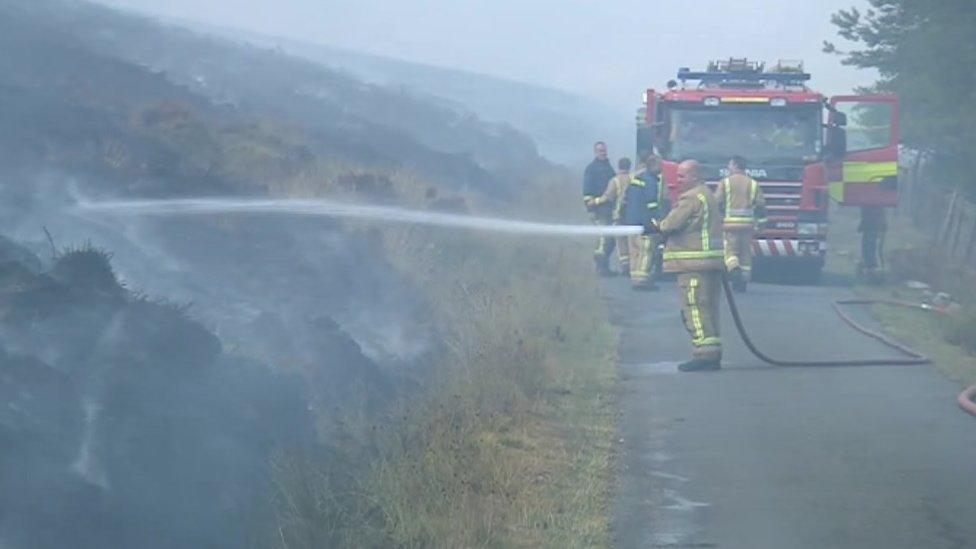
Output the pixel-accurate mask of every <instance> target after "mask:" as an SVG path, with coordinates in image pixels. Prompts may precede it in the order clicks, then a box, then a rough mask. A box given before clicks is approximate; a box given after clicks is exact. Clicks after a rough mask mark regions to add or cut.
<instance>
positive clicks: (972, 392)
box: [957, 385, 976, 416]
mask: <svg viewBox="0 0 976 549" xmlns="http://www.w3.org/2000/svg"><path fill="white" fill-rule="evenodd" d="M973 399H976V385H971V386H970V387H969V388H968V389H966V390H965V391H963V392H961V393H959V398H958V399H957V401H958V402H959V407H960V408H962V409H963V410H965V411H967V412H969V413H970V414H972V415H974V416H976V402H973Z"/></svg>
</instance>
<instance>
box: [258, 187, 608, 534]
mask: <svg viewBox="0 0 976 549" xmlns="http://www.w3.org/2000/svg"><path fill="white" fill-rule="evenodd" d="M392 180H393V182H394V184H395V186H396V188H397V191H398V193H399V194H400V196H404V197H406V199H407V201H410V202H413V203H414V204H416V205H422V204H423V200H425V196H426V195H425V192H424V189H425V187H424V185H423V184H422V183H421V182H418V181H417V180H415V179H414V178H412V177H410V176H409V175H406V174H397V175H395V176H394V177H393V178H392ZM560 183H561V182H559V181H555V180H550V181H548V182H545V181H542V182H539V184H538V185H537V186H536V187H535V188H540V189H541V190H544V191H545V195H546V196H548V197H550V199H548V200H547V201H543V200H541V199H540V200H532V197H526V202H525V203H526V204H543V203H545V204H547V205H546V208H547V211H548V213H550V214H552V213H553V212H552V210H553V209H554V208H561V207H563V206H561V205H559V204H558V203H556V204H553V201H552V200H551V197H553V196H565V195H567V194H569V193H567V192H565V191H561V190H558V189H555V188H554V187H552V186H553V185H558V184H560ZM564 211H574V210H570V209H569V206H566V210H564ZM536 217H539V214H536ZM382 238H383V243H384V247H385V248H386V250H387V255H388V257H389V260H390V261H391V262H392V263H393V265H394V266H395V267H396V268H397V269H398V270H399V271H401V272H402V273H404V274H405V275H407V276H408V277H410V278H412V280H413V281H414V284H415V285H416V287H417V289H418V292H419V293H420V294H421V295H422V296H424V298H425V299H426V301H427V302H428V305H429V309H430V310H431V311H432V318H431V319H430V322H431V323H432V324H433V326H434V327H435V329H436V332H437V333H438V334H439V335H440V338H441V343H442V346H443V353H442V354H441V358H440V360H439V362H438V363H437V364H436V365H434V366H433V368H432V370H431V371H432V375H431V376H430V378H429V379H428V380H427V386H426V387H425V390H424V391H423V392H422V393H421V394H415V395H412V396H409V397H407V398H405V399H404V400H403V401H402V402H401V403H400V404H399V406H398V407H397V411H396V413H394V414H391V418H390V420H389V422H388V423H386V424H384V425H382V426H379V427H377V426H375V425H359V426H358V427H356V428H357V429H359V430H360V431H368V432H369V436H372V437H374V438H375V439H376V448H377V450H376V451H375V453H373V454H371V455H370V456H368V458H369V463H368V465H365V466H362V467H360V468H359V473H358V474H356V475H354V478H345V479H343V478H342V477H341V476H340V475H337V474H336V473H337V471H339V470H340V469H342V468H343V467H344V466H345V464H342V463H327V462H323V461H322V460H315V459H307V458H303V457H297V456H282V457H281V459H279V460H277V470H276V475H275V478H276V480H277V482H278V492H279V493H280V494H279V502H278V508H279V510H280V517H281V518H280V524H281V526H282V530H281V532H280V541H281V543H280V545H281V546H282V547H315V546H325V545H342V546H350V547H368V546H398V547H496V546H498V547H500V546H505V547H509V546H523V547H538V546H548V547H590V546H605V545H607V544H608V532H609V526H608V520H609V515H608V501H609V486H610V480H611V472H610V456H611V451H612V448H611V441H612V433H613V431H612V422H613V408H612V400H611V395H612V387H613V372H614V369H613V351H614V349H615V336H614V334H613V333H612V331H611V329H610V327H609V325H608V324H607V323H606V312H605V310H604V305H603V303H602V301H601V300H600V299H599V297H598V291H597V290H598V288H597V284H596V280H595V279H594V277H592V276H591V265H590V259H589V253H588V249H587V246H588V244H589V243H588V242H572V241H568V242H561V241H552V240H544V239H539V238H525V237H510V236H506V237H496V236H486V235H482V234H474V233H470V232H446V231H443V230H434V229H426V228H420V227H400V228H392V229H387V230H384V232H383V233H382ZM361 465H362V464H361ZM354 469H355V468H354Z"/></svg>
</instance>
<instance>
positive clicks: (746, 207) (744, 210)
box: [715, 156, 766, 292]
mask: <svg viewBox="0 0 976 549" xmlns="http://www.w3.org/2000/svg"><path fill="white" fill-rule="evenodd" d="M745 168H746V166H745V160H744V159H743V158H742V157H741V156H733V157H732V159H731V160H729V176H728V177H726V178H725V179H723V180H722V181H721V182H720V183H719V184H718V188H716V189H715V199H716V200H717V201H718V207H719V211H721V212H723V214H724V227H723V228H724V230H725V268H726V269H728V271H729V274H730V275H731V277H732V287H733V288H735V290H736V291H738V292H744V291H746V281H747V280H748V279H749V277H750V275H751V273H752V239H753V236H754V235H755V232H756V227H757V225H761V224H763V223H765V221H766V220H765V216H766V211H765V210H766V200H765V199H764V198H763V192H762V189H761V188H760V187H759V183H756V180H755V179H753V178H751V177H749V176H748V175H746V173H745Z"/></svg>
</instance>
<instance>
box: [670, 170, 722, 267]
mask: <svg viewBox="0 0 976 549" xmlns="http://www.w3.org/2000/svg"><path fill="white" fill-rule="evenodd" d="M718 214H719V209H718V204H717V202H716V200H715V197H714V196H713V195H712V193H711V192H709V190H708V188H707V187H705V185H704V184H702V183H699V184H698V185H695V186H694V187H692V188H691V189H689V190H687V191H685V192H683V193H681V195H680V196H679V197H678V201H677V203H675V205H674V207H673V208H672V209H671V211H670V212H668V215H667V217H665V218H664V220H663V221H661V224H660V227H661V234H662V235H664V237H665V238H667V244H666V245H665V248H664V272H666V273H681V272H688V271H711V270H721V269H724V268H725V252H724V248H723V242H722V218H721V216H720V215H718Z"/></svg>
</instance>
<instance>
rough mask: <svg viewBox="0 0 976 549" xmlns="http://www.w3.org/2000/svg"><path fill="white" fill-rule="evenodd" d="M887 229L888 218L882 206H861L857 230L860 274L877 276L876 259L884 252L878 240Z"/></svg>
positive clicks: (882, 237)
mask: <svg viewBox="0 0 976 549" xmlns="http://www.w3.org/2000/svg"><path fill="white" fill-rule="evenodd" d="M887 229H888V220H887V219H886V218H885V210H884V207H882V206H861V222H860V223H859V224H858V226H857V231H858V232H859V233H861V268H860V269H859V271H860V272H861V274H866V275H868V276H869V277H875V276H877V272H878V259H879V258H880V257H881V254H882V253H884V251H883V250H881V249H880V245H879V244H880V242H881V241H882V240H883V239H884V234H885V231H886V230H887Z"/></svg>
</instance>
